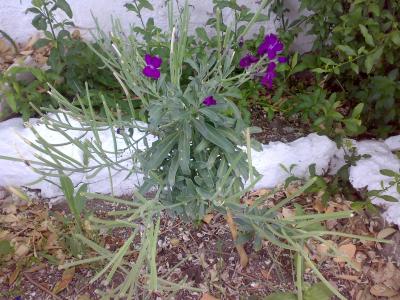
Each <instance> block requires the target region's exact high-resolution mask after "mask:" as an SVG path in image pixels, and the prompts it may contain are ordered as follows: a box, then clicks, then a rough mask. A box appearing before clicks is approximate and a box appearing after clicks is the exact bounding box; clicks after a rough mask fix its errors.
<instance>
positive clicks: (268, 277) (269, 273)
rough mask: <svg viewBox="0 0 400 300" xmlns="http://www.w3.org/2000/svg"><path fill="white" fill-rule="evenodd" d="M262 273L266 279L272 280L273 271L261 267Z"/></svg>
mask: <svg viewBox="0 0 400 300" xmlns="http://www.w3.org/2000/svg"><path fill="white" fill-rule="evenodd" d="M261 275H262V277H263V278H264V279H266V280H271V272H267V271H265V270H263V269H261Z"/></svg>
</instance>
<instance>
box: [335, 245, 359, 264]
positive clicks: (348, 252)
mask: <svg viewBox="0 0 400 300" xmlns="http://www.w3.org/2000/svg"><path fill="white" fill-rule="evenodd" d="M356 250H357V248H356V246H354V245H353V244H345V245H342V246H340V247H339V249H338V251H339V253H340V254H341V256H338V257H335V258H334V259H333V260H334V261H335V262H337V263H341V262H345V259H344V257H347V258H348V259H349V260H352V259H353V258H354V255H355V254H356ZM343 256H344V257H343Z"/></svg>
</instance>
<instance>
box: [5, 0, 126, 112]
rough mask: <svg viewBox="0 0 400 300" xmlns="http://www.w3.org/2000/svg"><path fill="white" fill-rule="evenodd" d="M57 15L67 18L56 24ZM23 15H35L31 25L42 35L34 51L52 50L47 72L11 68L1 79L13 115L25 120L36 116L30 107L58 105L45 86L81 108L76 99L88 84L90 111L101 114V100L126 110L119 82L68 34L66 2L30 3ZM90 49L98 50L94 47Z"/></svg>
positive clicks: (78, 41)
mask: <svg viewBox="0 0 400 300" xmlns="http://www.w3.org/2000/svg"><path fill="white" fill-rule="evenodd" d="M57 11H62V12H64V13H65V15H66V16H67V17H68V18H66V19H64V20H61V21H58V19H56V18H55V13H56V12H57ZM26 12H27V13H31V14H33V15H34V17H33V19H32V25H33V26H34V27H35V28H36V29H37V30H40V31H42V32H43V35H44V38H42V39H40V40H38V41H37V42H36V44H35V47H43V46H46V45H50V47H51V51H50V55H49V58H48V61H47V64H48V67H49V68H48V69H46V68H44V69H41V68H39V67H24V66H20V67H11V68H10V69H9V70H8V71H6V72H5V73H4V74H1V75H0V86H1V87H2V88H1V90H2V93H3V94H4V96H5V99H6V101H7V103H8V105H9V106H10V108H11V109H12V111H13V112H15V113H20V114H21V115H22V117H23V119H24V120H27V119H28V118H29V117H31V116H33V115H35V114H36V113H37V112H36V111H35V110H34V109H33V108H32V106H31V104H30V103H32V104H33V105H34V106H36V107H49V106H50V105H53V106H54V105H57V102H55V101H54V100H52V99H51V97H50V96H49V95H48V94H47V91H48V90H49V87H48V83H50V84H51V85H53V86H55V87H56V88H57V89H58V90H59V91H61V92H62V93H63V94H64V95H65V96H66V97H68V99H70V101H71V102H73V103H75V104H76V105H80V104H79V103H78V101H77V96H78V95H83V94H85V92H86V91H85V83H87V86H88V89H89V91H90V93H91V95H92V96H93V102H92V105H93V108H94V109H95V110H96V111H98V112H99V113H103V114H104V111H102V107H103V105H102V102H103V98H104V99H105V101H106V102H107V104H108V105H109V107H110V108H112V109H116V107H117V104H118V105H119V107H120V108H122V109H127V108H128V107H127V103H126V101H124V100H125V99H124V97H123V94H122V93H121V92H120V89H119V84H118V82H117V81H116V80H115V78H114V76H113V75H112V74H111V73H110V72H109V71H108V70H106V68H105V67H104V65H103V64H102V62H101V59H100V58H99V57H98V56H97V55H96V54H94V53H93V51H91V50H90V49H89V47H88V46H87V44H86V43H85V42H84V41H82V40H81V39H80V38H79V37H72V36H71V33H70V32H69V31H68V30H67V29H68V28H69V27H71V26H74V24H73V22H72V21H71V18H72V10H71V7H70V6H69V4H68V3H67V2H66V1H65V0H33V1H32V7H30V8H28V9H27V11H26ZM92 46H93V47H98V46H96V45H95V44H93V45H92ZM22 73H31V74H32V75H33V77H34V80H33V81H29V82H26V81H21V80H19V79H18V77H19V76H20V74H22ZM83 104H84V105H88V104H87V103H83Z"/></svg>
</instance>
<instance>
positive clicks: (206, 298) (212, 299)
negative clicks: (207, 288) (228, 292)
mask: <svg viewBox="0 0 400 300" xmlns="http://www.w3.org/2000/svg"><path fill="white" fill-rule="evenodd" d="M200 300H219V299H218V298H215V297H214V296H211V295H210V294H208V293H204V294H203V296H202V297H201V298H200Z"/></svg>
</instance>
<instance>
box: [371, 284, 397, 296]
mask: <svg viewBox="0 0 400 300" xmlns="http://www.w3.org/2000/svg"><path fill="white" fill-rule="evenodd" d="M369 291H370V293H371V294H372V295H374V296H377V297H393V296H396V295H397V291H395V290H393V289H391V288H388V287H387V286H385V285H383V284H375V285H374V286H372V287H371V288H370V290H369Z"/></svg>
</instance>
